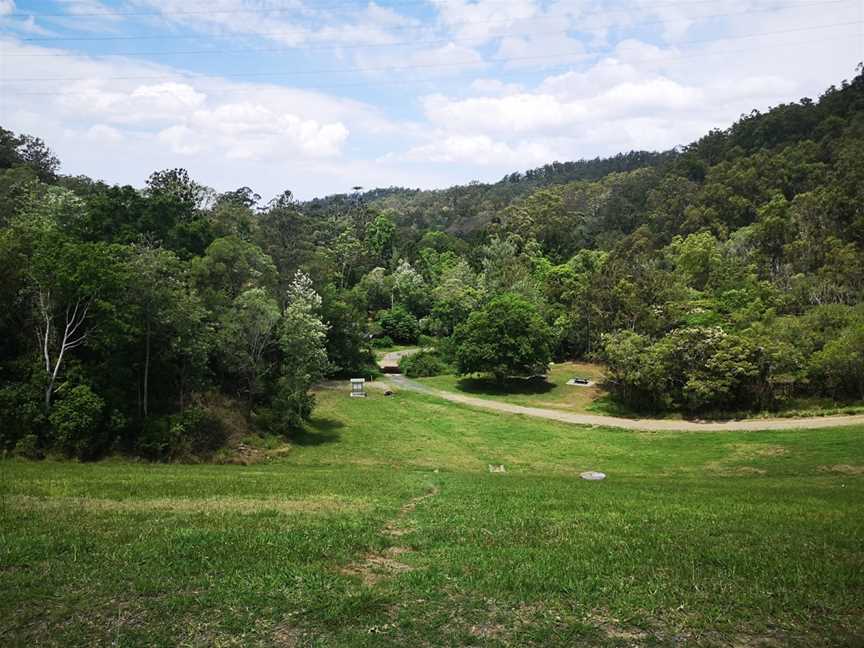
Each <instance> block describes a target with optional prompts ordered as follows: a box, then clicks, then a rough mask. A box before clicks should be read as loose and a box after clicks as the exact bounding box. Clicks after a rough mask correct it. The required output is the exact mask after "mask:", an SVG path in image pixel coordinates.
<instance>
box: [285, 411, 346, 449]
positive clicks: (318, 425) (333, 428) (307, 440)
mask: <svg viewBox="0 0 864 648" xmlns="http://www.w3.org/2000/svg"><path fill="white" fill-rule="evenodd" d="M343 427H345V424H344V423H342V421H337V420H336V419H331V418H325V417H320V416H313V417H312V418H311V419H309V422H308V423H307V424H306V427H304V428H303V429H302V430H298V431H297V432H295V433H294V434H292V435H291V442H292V443H295V444H297V445H299V446H319V445H324V444H325V443H337V442H338V441H339V440H340V439H341V438H342V435H341V434H340V433H339V429H340V428H343Z"/></svg>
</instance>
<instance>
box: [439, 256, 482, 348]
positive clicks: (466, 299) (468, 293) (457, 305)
mask: <svg viewBox="0 0 864 648" xmlns="http://www.w3.org/2000/svg"><path fill="white" fill-rule="evenodd" d="M480 286H481V284H480V279H479V277H478V276H477V273H475V272H474V271H473V270H472V269H471V266H470V265H468V262H467V261H465V260H464V259H460V260H459V261H457V262H456V263H455V264H453V265H451V266H448V267H446V268H445V269H444V270H443V271H442V272H441V277H440V280H439V282H438V284H437V285H436V286H435V287H434V288H433V290H432V298H433V300H434V302H433V303H434V306H433V307H432V313H431V316H430V320H431V321H430V322H429V324H428V327H429V328H430V330H431V332H432V333H433V334H438V335H450V334H452V333H453V330H454V329H455V327H456V325H457V324H459V323H460V322H463V321H465V320H466V319H467V318H468V315H470V314H471V312H472V311H474V310H475V309H476V308H477V307H478V306H479V305H480V303H481V302H482V300H483V297H484V293H483V290H482V288H481V287H480Z"/></svg>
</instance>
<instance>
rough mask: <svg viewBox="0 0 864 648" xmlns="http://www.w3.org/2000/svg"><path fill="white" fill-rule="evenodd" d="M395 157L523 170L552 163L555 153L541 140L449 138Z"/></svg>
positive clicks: (477, 137)
mask: <svg viewBox="0 0 864 648" xmlns="http://www.w3.org/2000/svg"><path fill="white" fill-rule="evenodd" d="M394 157H395V159H397V160H404V161H407V162H434V163H460V162H461V163H470V164H479V165H483V166H486V165H489V166H498V167H502V166H503V167H506V168H514V167H519V168H522V167H525V166H531V165H538V164H542V163H544V162H548V161H551V160H553V159H554V158H555V153H554V150H553V148H552V147H551V146H549V145H548V144H547V143H546V142H542V141H524V142H517V143H515V144H512V145H511V144H508V143H507V142H503V141H496V140H493V139H492V138H490V137H488V136H486V135H450V136H445V137H443V138H442V139H440V140H438V141H435V142H431V143H429V144H423V145H420V146H415V147H413V148H411V149H409V150H408V151H407V152H405V153H404V154H401V155H397V156H394Z"/></svg>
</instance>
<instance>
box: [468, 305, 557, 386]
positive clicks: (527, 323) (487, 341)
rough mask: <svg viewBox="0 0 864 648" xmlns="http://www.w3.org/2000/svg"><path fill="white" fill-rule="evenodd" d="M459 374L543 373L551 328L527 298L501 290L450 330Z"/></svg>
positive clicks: (498, 377)
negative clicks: (454, 330) (499, 293)
mask: <svg viewBox="0 0 864 648" xmlns="http://www.w3.org/2000/svg"><path fill="white" fill-rule="evenodd" d="M453 338H454V344H455V347H456V350H455V355H456V366H457V369H458V371H459V373H460V374H469V373H478V372H479V373H488V374H491V375H492V376H494V377H495V379H496V380H498V381H501V380H504V379H505V378H507V377H508V376H532V375H537V374H545V373H546V371H547V368H548V365H549V362H551V360H552V349H551V346H552V332H551V331H550V330H549V327H548V326H547V324H546V322H544V321H543V318H542V317H540V314H539V313H538V312H537V309H536V308H535V307H534V306H533V305H532V304H531V303H530V302H528V301H526V300H525V299H523V298H522V297H519V296H518V295H513V294H503V295H501V296H499V297H496V298H495V299H493V300H492V301H490V302H489V303H488V304H486V306H484V307H483V308H482V309H481V310H479V311H475V312H474V313H472V314H471V315H470V316H469V317H468V320H467V321H466V322H465V323H464V324H460V325H459V326H458V327H457V328H456V332H455V333H454V334H453Z"/></svg>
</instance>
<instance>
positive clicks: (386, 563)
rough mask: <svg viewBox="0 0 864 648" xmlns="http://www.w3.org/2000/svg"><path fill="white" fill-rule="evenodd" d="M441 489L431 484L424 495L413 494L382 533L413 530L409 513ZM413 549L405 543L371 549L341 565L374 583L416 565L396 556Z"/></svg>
mask: <svg viewBox="0 0 864 648" xmlns="http://www.w3.org/2000/svg"><path fill="white" fill-rule="evenodd" d="M438 492H439V489H438V486H432V487H431V488H430V489H429V490H427V491H426V492H425V493H423V494H422V495H418V496H417V497H412V498H411V499H410V500H408V501H407V502H406V503H405V504H404V505H403V506H402V508H400V509H399V513H398V514H397V515H396V517H394V518H393V519H392V520H390V521H389V522H387V524H385V525H384V527H383V528H382V529H381V535H383V536H387V537H389V538H393V539H398V538H401V537H402V536H403V535H407V534H409V533H411V532H412V531H413V527H412V526H411V524H410V523H409V522H408V520H407V518H408V516H410V515H411V514H412V513H413V512H414V510H415V509H416V508H417V505H418V504H420V502H422V501H423V500H426V499H429V498H430V497H435V496H436V495H437V494H438ZM412 551H413V549H411V548H410V547H406V546H404V545H394V546H392V547H387V548H386V549H384V550H383V551H380V552H375V553H368V554H366V555H365V556H363V558H362V559H361V560H359V561H355V562H353V563H351V564H349V565H346V566H345V567H343V568H342V569H341V573H343V574H345V575H347V576H357V577H359V578H360V580H361V581H363V583H365V584H366V585H369V586H371V585H375V584H376V583H378V582H379V581H381V580H382V579H384V578H387V577H388V576H393V575H395V574H401V573H404V572H409V571H412V570H413V568H412V567H411V566H410V565H406V564H405V563H403V562H400V561H399V560H397V558H398V557H399V556H401V555H403V554H407V553H411V552H412Z"/></svg>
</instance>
